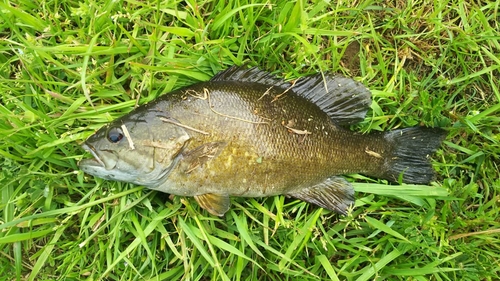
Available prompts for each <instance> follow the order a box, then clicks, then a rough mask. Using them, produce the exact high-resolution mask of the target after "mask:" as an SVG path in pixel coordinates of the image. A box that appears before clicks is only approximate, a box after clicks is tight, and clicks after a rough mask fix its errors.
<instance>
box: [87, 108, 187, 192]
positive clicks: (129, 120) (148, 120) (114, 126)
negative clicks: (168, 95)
mask: <svg viewBox="0 0 500 281" xmlns="http://www.w3.org/2000/svg"><path fill="white" fill-rule="evenodd" d="M188 140H189V135H188V134H187V133H186V131H185V130H184V129H183V128H182V127H179V126H176V125H174V124H172V123H165V122H162V121H161V117H159V116H157V115H155V114H146V115H140V116H125V117H124V118H120V119H117V120H115V121H113V122H111V123H110V124H108V125H106V126H104V127H102V128H101V129H99V130H98V131H97V132H96V133H95V134H93V135H92V136H90V137H89V138H88V139H87V140H86V141H85V143H84V144H83V145H82V147H83V148H84V149H85V150H87V151H88V152H90V153H91V154H92V156H93V158H90V159H83V160H81V161H80V163H79V164H78V165H79V167H80V169H81V170H83V171H84V172H86V173H88V174H91V175H94V176H97V177H100V178H104V179H110V180H117V181H123V182H130V183H134V184H138V185H144V186H148V187H155V186H157V185H159V184H161V183H162V182H163V181H164V180H165V179H166V177H167V176H168V174H169V173H170V171H172V169H173V168H174V167H175V166H176V164H177V162H178V160H179V158H180V157H181V153H182V151H183V149H184V147H185V145H186V143H187V142H188Z"/></svg>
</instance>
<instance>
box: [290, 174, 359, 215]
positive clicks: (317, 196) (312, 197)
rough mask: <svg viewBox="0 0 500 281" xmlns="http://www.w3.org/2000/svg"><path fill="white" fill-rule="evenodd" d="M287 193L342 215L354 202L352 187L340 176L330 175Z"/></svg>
mask: <svg viewBox="0 0 500 281" xmlns="http://www.w3.org/2000/svg"><path fill="white" fill-rule="evenodd" d="M287 195H290V196H292V197H295V198H297V199H300V200H302V201H306V202H309V203H313V204H315V205H318V206H320V207H322V208H325V209H328V210H332V211H335V212H337V213H340V214H344V215H346V214H347V210H348V209H349V206H351V205H352V203H353V202H354V189H353V188H352V185H351V184H350V183H349V182H348V181H346V180H345V179H344V178H342V177H331V178H328V179H327V180H325V181H324V182H322V183H320V184H317V185H314V186H311V187H308V188H304V189H301V190H298V191H295V192H293V193H289V194H287Z"/></svg>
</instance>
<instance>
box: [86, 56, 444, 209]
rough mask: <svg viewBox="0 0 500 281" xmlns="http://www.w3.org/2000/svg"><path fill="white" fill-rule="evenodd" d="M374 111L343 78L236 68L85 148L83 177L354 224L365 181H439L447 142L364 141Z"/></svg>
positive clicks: (126, 119)
mask: <svg viewBox="0 0 500 281" xmlns="http://www.w3.org/2000/svg"><path fill="white" fill-rule="evenodd" d="M370 104H371V94H370V91H369V90H368V89H367V88H366V87H365V86H364V85H363V84H361V83H359V82H356V81H354V80H352V79H350V78H346V77H343V76H339V75H334V74H324V75H322V74H319V73H318V74H316V75H312V76H309V77H305V78H302V79H299V80H297V81H295V83H289V82H285V81H284V80H282V79H278V78H276V77H275V76H273V75H271V74H269V73H267V72H264V71H261V70H259V69H258V68H246V67H236V66H235V67H231V68H229V69H227V70H225V71H222V72H220V73H218V74H216V75H215V76H214V77H213V78H212V79H211V80H210V81H208V82H202V83H198V84H194V85H192V86H189V87H186V88H183V89H180V90H176V91H174V92H171V93H169V94H166V95H163V96H161V97H159V98H157V99H156V100H154V101H152V102H150V103H148V104H144V105H141V106H139V107H137V108H136V109H134V110H132V111H131V112H130V113H129V114H127V115H124V116H123V117H121V118H118V119H116V120H114V121H113V122H111V123H109V124H108V125H106V126H104V127H103V128H101V129H99V130H98V131H97V132H96V133H95V134H94V135H92V136H90V137H89V138H88V139H87V140H86V141H85V143H84V144H83V148H84V149H85V150H87V151H89V152H90V153H91V154H92V155H93V158H91V159H83V160H81V161H80V163H79V166H80V168H81V169H82V170H83V171H84V172H86V173H88V174H91V175H94V176H97V177H101V178H104V179H110V180H117V181H124V182H130V183H134V184H138V185H143V186H146V187H148V188H150V189H154V190H158V191H162V192H165V193H170V194H174V195H179V196H194V198H195V199H196V201H197V202H198V204H199V205H200V206H201V207H202V208H204V209H206V210H207V211H208V212H210V213H211V214H213V215H217V216H222V215H224V214H225V213H226V212H227V211H228V210H229V207H230V196H240V197H264V196H274V195H281V194H284V195H286V196H291V197H294V198H298V199H301V200H303V201H307V202H310V203H313V204H316V205H318V206H320V207H323V208H326V209H329V210H333V211H336V212H338V213H341V214H345V213H346V212H347V210H348V208H349V206H350V205H351V204H352V203H353V200H354V189H353V187H352V186H351V184H350V183H349V182H347V181H346V180H345V179H344V178H343V177H341V176H339V175H342V174H348V173H361V174H365V175H368V176H371V177H376V178H383V179H388V180H390V181H397V180H398V179H399V178H400V177H401V178H402V181H403V182H405V183H418V184H427V183H429V182H430V181H431V180H432V179H433V178H434V170H433V169H432V166H431V164H430V162H429V159H428V158H429V157H430V155H432V154H433V153H434V152H435V151H436V149H437V148H438V147H439V146H440V144H441V141H442V140H443V139H444V137H445V136H446V133H445V131H444V130H442V129H439V128H425V127H412V128H405V129H398V130H393V131H389V132H384V133H372V134H366V135H363V134H359V133H356V132H352V131H350V130H348V129H345V128H344V127H345V126H349V125H352V124H356V123H358V122H360V121H362V120H363V119H364V117H365V114H366V112H367V110H368V108H369V107H370Z"/></svg>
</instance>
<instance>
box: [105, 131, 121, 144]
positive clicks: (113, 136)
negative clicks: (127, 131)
mask: <svg viewBox="0 0 500 281" xmlns="http://www.w3.org/2000/svg"><path fill="white" fill-rule="evenodd" d="M122 139H123V132H122V130H121V129H120V128H112V129H111V130H109V131H108V140H109V141H110V142H112V143H117V142H119V141H121V140H122Z"/></svg>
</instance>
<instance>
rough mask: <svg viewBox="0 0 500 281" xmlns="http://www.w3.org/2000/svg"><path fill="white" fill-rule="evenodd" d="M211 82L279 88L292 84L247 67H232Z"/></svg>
mask: <svg viewBox="0 0 500 281" xmlns="http://www.w3.org/2000/svg"><path fill="white" fill-rule="evenodd" d="M210 81H238V82H253V83H259V84H264V85H269V86H274V87H278V88H284V89H286V88H288V87H290V86H291V84H290V83H288V82H285V81H284V80H283V79H279V78H277V77H276V76H274V75H273V74H271V73H269V72H266V71H262V70H260V69H259V68H258V67H252V68H248V67H247V66H245V65H243V66H232V67H230V68H228V69H226V70H224V71H221V72H219V73H217V74H216V75H215V76H214V77H212V79H210Z"/></svg>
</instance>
